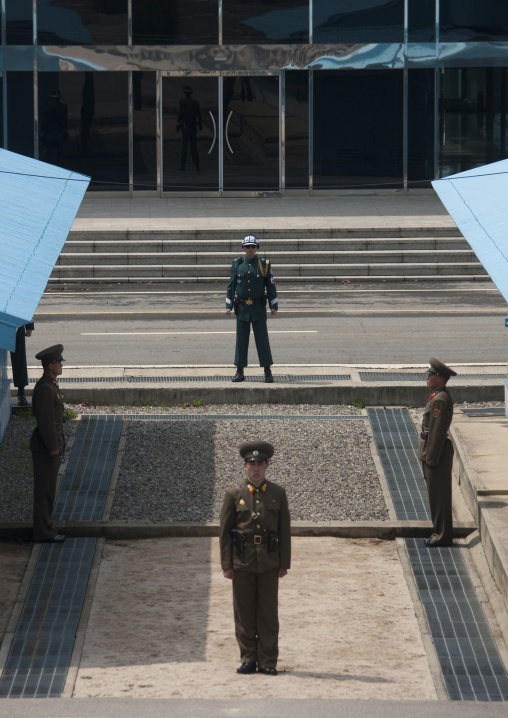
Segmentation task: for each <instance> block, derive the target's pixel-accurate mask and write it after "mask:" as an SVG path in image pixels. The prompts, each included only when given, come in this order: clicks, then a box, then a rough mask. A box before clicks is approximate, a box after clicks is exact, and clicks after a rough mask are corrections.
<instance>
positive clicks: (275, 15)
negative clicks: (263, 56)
mask: <svg viewBox="0 0 508 718" xmlns="http://www.w3.org/2000/svg"><path fill="white" fill-rule="evenodd" d="M222 16H223V42H224V44H225V45H228V44H234V43H241V44H248V43H259V44H265V45H266V44H269V43H279V42H286V43H300V42H309V0H277V1H276V2H274V1H273V0H223V3H222Z"/></svg>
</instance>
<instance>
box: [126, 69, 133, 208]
mask: <svg viewBox="0 0 508 718" xmlns="http://www.w3.org/2000/svg"><path fill="white" fill-rule="evenodd" d="M127 96H128V100H127V101H128V121H129V196H130V197H132V196H133V194H134V107H133V99H132V70H129V71H128V72H127Z"/></svg>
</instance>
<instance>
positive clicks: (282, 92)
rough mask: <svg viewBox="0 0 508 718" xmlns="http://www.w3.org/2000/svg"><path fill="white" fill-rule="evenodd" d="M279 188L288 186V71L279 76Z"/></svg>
mask: <svg viewBox="0 0 508 718" xmlns="http://www.w3.org/2000/svg"><path fill="white" fill-rule="evenodd" d="M279 108H280V109H279V188H280V191H281V192H282V191H283V190H284V189H285V188H286V71H285V70H282V71H281V73H280V77H279Z"/></svg>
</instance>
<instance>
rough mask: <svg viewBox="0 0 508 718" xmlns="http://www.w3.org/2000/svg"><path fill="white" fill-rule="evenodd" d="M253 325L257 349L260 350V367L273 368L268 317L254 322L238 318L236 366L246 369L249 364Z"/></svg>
mask: <svg viewBox="0 0 508 718" xmlns="http://www.w3.org/2000/svg"><path fill="white" fill-rule="evenodd" d="M251 323H252V331H253V332H254V340H255V342H256V349H257V350H258V357H259V366H272V364H273V359H272V352H271V350H270V340H269V339H268V327H267V325H266V316H265V317H263V318H262V319H259V320H257V321H252V322H251V321H250V320H248V321H244V320H243V319H238V317H237V318H236V351H235V366H241V367H246V366H248V364H249V361H248V354H249V337H250V325H251Z"/></svg>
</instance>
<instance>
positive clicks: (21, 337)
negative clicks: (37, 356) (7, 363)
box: [11, 322, 34, 406]
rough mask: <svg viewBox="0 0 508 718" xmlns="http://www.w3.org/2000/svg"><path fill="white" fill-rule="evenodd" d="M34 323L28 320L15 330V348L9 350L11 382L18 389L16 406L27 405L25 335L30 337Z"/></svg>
mask: <svg viewBox="0 0 508 718" xmlns="http://www.w3.org/2000/svg"><path fill="white" fill-rule="evenodd" d="M33 330H34V323H33V322H29V323H28V324H24V325H23V326H22V327H18V328H17V330H16V348H15V350H14V351H13V352H11V366H12V383H13V384H14V386H15V387H16V389H17V390H18V406H28V401H27V398H26V395H25V386H28V369H27V366H26V343H25V337H31V336H32V332H33Z"/></svg>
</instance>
